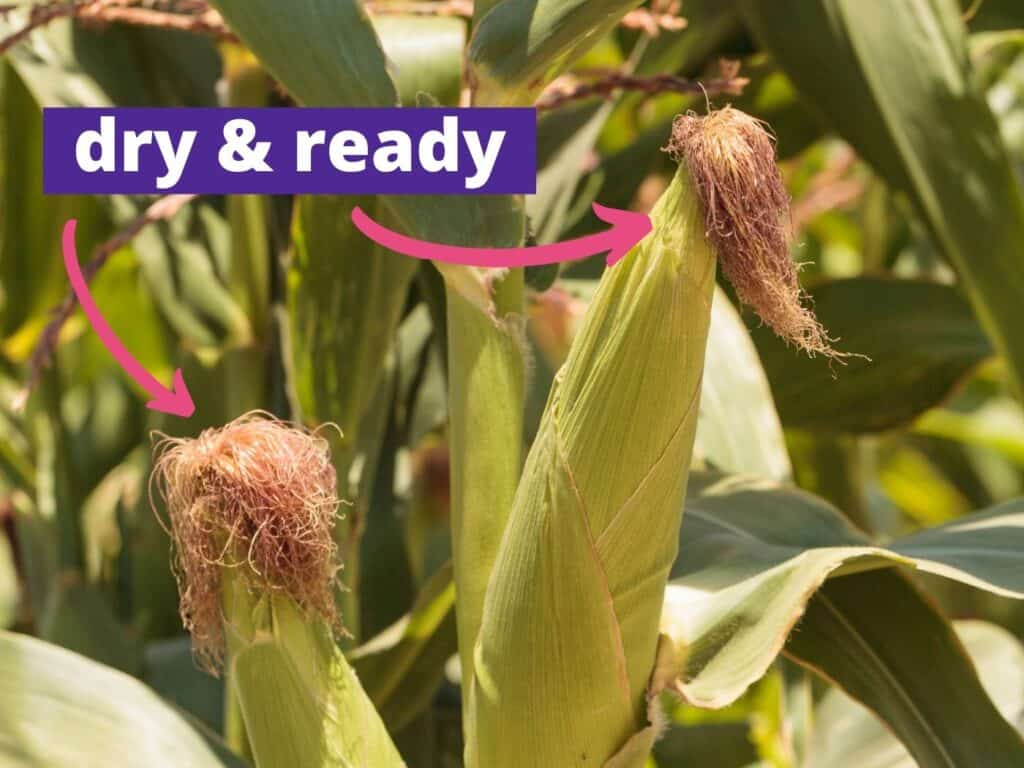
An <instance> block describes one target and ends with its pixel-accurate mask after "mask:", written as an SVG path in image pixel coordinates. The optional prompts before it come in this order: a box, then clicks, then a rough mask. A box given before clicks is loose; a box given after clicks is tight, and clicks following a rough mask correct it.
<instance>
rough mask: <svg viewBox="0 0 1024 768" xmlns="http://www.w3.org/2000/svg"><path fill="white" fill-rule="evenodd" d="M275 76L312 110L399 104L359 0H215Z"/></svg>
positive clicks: (218, 8)
mask: <svg viewBox="0 0 1024 768" xmlns="http://www.w3.org/2000/svg"><path fill="white" fill-rule="evenodd" d="M211 4H212V5H213V6H214V7H215V8H217V10H219V11H220V12H221V13H222V14H223V16H224V18H225V20H226V21H227V22H228V24H229V25H230V26H231V29H233V30H234V31H235V32H236V33H237V34H238V36H239V37H240V38H242V40H243V41H244V42H245V44H246V45H247V46H248V47H249V48H250V50H252V52H253V53H255V54H256V56H258V57H259V59H260V61H262V62H263V64H264V65H265V66H266V67H267V69H268V70H269V72H270V73H271V74H272V75H273V76H274V77H275V78H277V79H278V80H279V81H280V82H281V83H282V84H283V85H284V87H285V88H287V89H288V91H289V92H290V93H291V94H292V95H294V96H295V98H296V99H298V100H299V101H300V102H302V103H303V104H305V105H306V106H310V107H391V106H394V105H395V104H397V103H398V95H397V93H396V91H395V86H394V83H392V81H391V78H390V77H389V76H388V72H387V67H386V61H385V58H384V52H383V51H382V50H381V47H380V42H379V41H378V39H377V35H376V34H375V33H374V31H373V27H372V26H371V24H370V20H369V18H368V17H367V15H366V12H365V11H364V10H363V4H362V3H361V2H359V0H293V1H292V2H288V3H281V2H276V1H275V0H258V1H257V2H253V0H214V2H213V3H211Z"/></svg>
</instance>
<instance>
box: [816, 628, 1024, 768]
mask: <svg viewBox="0 0 1024 768" xmlns="http://www.w3.org/2000/svg"><path fill="white" fill-rule="evenodd" d="M954 629H955V630H956V633H957V636H958V637H959V638H960V641H961V642H962V643H963V644H964V647H965V648H966V649H967V652H968V654H969V655H970V657H971V660H972V661H973V662H974V665H975V667H976V668H977V670H978V675H979V677H980V678H981V683H982V685H983V686H984V687H985V691H986V692H987V693H988V694H989V696H990V697H991V698H992V701H993V703H995V705H996V707H997V708H998V709H999V711H1000V713H1001V714H1002V715H1003V717H1005V718H1006V719H1007V720H1008V721H1009V722H1011V723H1016V724H1017V725H1018V728H1020V727H1024V647H1022V646H1021V644H1020V642H1019V641H1018V640H1017V639H1016V638H1015V637H1014V636H1013V635H1012V634H1010V633H1009V632H1007V631H1006V630H1005V629H1002V628H1001V627H997V626H995V625H994V624H987V623H985V622H983V621H958V622H956V623H955V625H954ZM811 738H812V741H811V749H810V753H809V761H808V764H807V768H830V767H832V766H839V765H855V766H857V768H917V763H916V762H914V759H913V758H912V757H911V756H910V755H909V754H908V753H907V750H906V747H904V746H903V745H902V744H901V743H900V742H899V741H897V739H896V738H895V737H894V736H893V734H892V731H890V730H888V729H887V728H885V727H884V725H883V724H882V722H881V721H879V720H878V718H877V717H875V716H873V715H872V714H871V712H870V710H868V709H866V708H864V707H862V706H860V705H859V704H858V703H857V702H856V701H854V700H853V699H851V698H850V697H849V696H847V695H846V694H844V693H843V692H842V691H840V690H837V689H833V690H831V691H829V692H828V693H827V694H826V695H825V697H824V699H823V700H822V702H821V704H820V705H819V706H818V708H817V711H816V716H815V724H814V729H813V733H812V737H811Z"/></svg>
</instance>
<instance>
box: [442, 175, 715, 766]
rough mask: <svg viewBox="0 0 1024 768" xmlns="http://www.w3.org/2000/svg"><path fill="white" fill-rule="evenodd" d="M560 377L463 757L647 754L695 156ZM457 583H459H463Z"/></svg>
mask: <svg viewBox="0 0 1024 768" xmlns="http://www.w3.org/2000/svg"><path fill="white" fill-rule="evenodd" d="M651 218H652V223H653V225H654V230H653V233H652V235H650V236H649V237H648V238H647V239H646V240H644V241H643V242H642V243H640V244H639V245H638V246H637V247H635V248H634V249H633V250H632V251H631V252H630V254H629V255H627V256H626V257H625V258H624V259H623V261H622V262H621V263H619V264H618V265H617V266H615V267H614V268H612V269H610V270H608V271H607V272H606V273H605V276H604V278H603V279H602V282H601V285H600V288H599V290H598V293H597V296H596V297H595V299H594V302H593V303H592V305H591V307H590V310H589V313H588V315H587V317H586V320H585V321H584V325H583V328H582V329H581V331H580V333H579V335H578V336H577V338H576V340H575V342H574V344H573V347H572V350H571V352H570V356H569V359H568V361H567V363H566V365H565V367H564V368H563V369H562V370H561V371H560V372H559V374H558V376H557V377H556V380H555V384H554V386H553V388H552V392H551V395H550V397H549V400H548V405H547V408H546V411H545V414H544V418H543V420H542V423H541V427H540V431H539V434H538V436H537V439H536V441H535V443H534V445H533V448H532V450H531V452H530V455H529V458H528V459H527V463H526V468H525V471H524V474H523V477H522V480H521V482H520V485H519V488H518V491H517V494H516V497H515V502H514V505H513V508H512V513H511V517H510V520H509V523H508V526H507V528H506V531H505V536H504V538H503V540H502V543H501V548H500V550H499V552H498V557H497V561H496V563H495V566H494V570H493V572H492V574H491V579H490V583H489V587H488V589H487V593H486V598H485V601H484V608H483V617H482V626H481V630H480V633H479V638H478V640H477V643H476V647H475V649H474V665H475V676H474V678H473V680H472V682H471V686H470V687H468V688H467V695H468V696H469V697H470V701H469V707H468V717H469V722H468V724H467V733H468V744H469V746H468V747H467V754H466V758H467V765H469V766H471V768H484V767H486V768H502V767H503V766H509V767H511V766H519V765H521V764H522V762H521V756H522V755H524V754H528V755H530V760H531V763H532V764H534V765H545V766H548V765H550V766H560V768H561V767H563V766H576V765H579V766H594V765H605V764H606V763H609V762H610V761H611V760H612V759H613V757H614V756H616V754H617V753H620V752H622V754H621V755H620V756H619V757H618V758H616V759H617V762H615V763H614V765H617V766H620V765H621V766H632V765H641V764H642V762H643V758H644V755H646V753H647V751H648V749H649V746H650V743H651V741H653V736H654V730H653V729H651V728H648V724H649V720H648V712H647V710H648V707H647V689H648V682H649V679H650V677H651V674H652V670H653V669H654V667H655V656H656V651H657V645H658V623H659V617H660V613H661V607H662V600H663V596H664V589H665V584H666V581H667V577H668V573H669V569H670V567H671V565H672V562H673V560H674V558H675V555H676V549H677V537H678V531H679V526H680V522H681V518H682V516H681V509H682V502H683V497H684V495H685V491H686V481H687V467H688V466H689V463H690V458H691V452H692V448H693V441H694V432H695V428H696V421H697V404H698V401H699V395H700V385H701V375H702V371H703V365H704V352H705V346H706V343H707V336H708V326H709V322H710V308H711V298H712V293H713V289H714V285H715V267H716V259H715V254H714V252H713V250H712V248H711V246H710V245H709V244H708V242H707V240H706V239H705V221H704V216H703V214H702V211H701V206H700V203H699V201H698V197H697V195H696V194H695V193H694V190H693V185H692V183H691V181H690V176H689V173H688V171H687V169H686V166H685V164H684V165H683V166H681V167H680V170H679V172H678V173H677V175H676V178H675V180H674V181H673V183H672V184H671V185H670V187H669V188H668V190H667V191H666V192H665V194H664V195H663V196H662V198H661V200H660V201H659V203H658V205H657V206H656V208H655V210H654V211H653V213H652V215H651ZM460 599H461V595H460Z"/></svg>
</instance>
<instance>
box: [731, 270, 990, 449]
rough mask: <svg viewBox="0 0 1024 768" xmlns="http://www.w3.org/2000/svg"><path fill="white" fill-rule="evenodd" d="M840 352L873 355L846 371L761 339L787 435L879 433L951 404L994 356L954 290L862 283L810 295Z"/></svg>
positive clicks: (757, 336) (822, 287) (761, 334)
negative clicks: (795, 430) (954, 393)
mask: <svg viewBox="0 0 1024 768" xmlns="http://www.w3.org/2000/svg"><path fill="white" fill-rule="evenodd" d="M810 294H811V298H812V299H813V301H814V311H815V312H816V313H817V315H818V317H819V319H820V320H821V322H822V324H823V325H824V326H825V327H826V328H828V330H829V333H831V334H832V335H834V336H835V337H837V338H838V339H839V341H838V342H837V344H838V346H839V348H840V349H842V350H844V351H847V352H853V353H857V354H858V355H865V356H866V357H867V358H868V359H864V358H862V357H851V358H847V359H845V360H844V361H843V363H844V365H842V366H839V365H836V364H835V363H834V362H830V361H828V360H826V359H824V358H822V357H817V358H810V357H808V356H807V355H803V354H800V353H798V352H797V351H796V350H795V349H792V348H790V347H787V346H786V345H785V344H784V343H783V342H782V341H781V340H779V339H778V338H777V337H775V335H774V334H772V333H771V332H770V331H769V330H768V329H767V328H764V327H762V328H754V329H752V331H751V335H752V336H753V338H754V342H755V343H756V345H757V349H758V352H759V353H760V355H761V359H762V360H763V361H764V367H765V370H766V371H767V373H768V380H769V381H770V382H771V386H772V392H773V394H774V396H775V402H776V405H777V406H778V409H779V415H780V416H781V417H782V421H783V422H784V423H785V424H786V425H787V426H793V427H805V428H809V429H816V430H820V431H825V432H836V431H839V432H854V433H862V432H877V431H881V430H885V429H891V428H893V427H899V426H904V425H906V424H908V423H910V422H911V421H913V420H914V419H915V418H917V417H918V416H920V415H921V414H922V413H924V412H925V411H927V410H929V409H930V408H933V407H934V406H936V405H938V404H939V403H941V402H942V401H943V400H944V399H945V398H946V397H948V395H949V394H950V392H951V390H952V389H953V388H954V387H955V386H956V385H957V384H958V383H960V381H961V380H962V379H963V378H964V377H965V376H966V375H967V374H968V373H969V372H970V371H971V370H973V369H974V368H975V367H976V366H977V365H979V364H980V363H981V362H983V361H984V360H985V359H987V358H988V357H990V356H991V354H992V346H991V344H990V343H989V341H988V339H987V337H986V336H985V333H984V331H983V330H982V329H981V327H980V326H979V325H978V322H977V321H976V320H975V319H974V315H973V313H972V312H971V308H970V306H969V305H968V303H967V302H966V301H965V300H964V299H963V298H962V297H961V295H960V293H959V292H958V291H957V290H956V289H955V288H953V287H952V286H947V285H940V284H938V283H929V282H924V281H917V280H893V279H886V278H875V277H857V278H851V279H846V280H835V281H830V282H826V283H822V284H819V285H817V286H814V287H812V288H811V290H810Z"/></svg>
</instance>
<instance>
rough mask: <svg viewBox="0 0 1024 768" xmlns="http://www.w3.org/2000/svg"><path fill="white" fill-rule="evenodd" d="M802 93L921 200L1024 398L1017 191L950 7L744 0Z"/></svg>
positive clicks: (1023, 210) (910, 0)
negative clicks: (977, 86)
mask: <svg viewBox="0 0 1024 768" xmlns="http://www.w3.org/2000/svg"><path fill="white" fill-rule="evenodd" d="M740 5H741V7H742V9H743V11H744V13H745V16H746V18H747V20H748V21H749V22H750V24H751V26H752V28H753V29H754V31H755V32H756V33H757V35H758V37H760V38H761V40H763V42H764V43H765V45H767V47H768V48H770V49H771V51H772V52H773V53H774V54H775V56H776V58H777V59H778V62H779V64H780V65H781V66H782V67H783V69H784V70H785V71H786V72H787V74H788V75H789V76H790V78H791V79H792V80H793V83H794V84H795V85H796V87H797V88H798V90H799V91H800V92H801V94H802V95H803V96H804V97H805V98H806V99H807V100H808V101H809V103H810V104H811V106H812V107H814V108H815V109H817V110H818V111H819V112H821V113H823V114H824V115H825V117H827V118H828V120H829V122H830V123H831V124H832V125H833V126H835V128H836V130H838V131H839V133H840V134H841V135H842V136H843V137H844V138H845V139H847V140H848V141H849V142H850V143H851V144H853V146H854V147H855V148H856V149H857V151H858V152H859V153H860V154H861V155H863V156H864V158H865V159H866V160H868V161H869V162H870V163H871V164H872V165H874V166H875V168H876V169H877V170H878V171H879V172H880V173H881V174H882V175H883V176H884V177H885V178H886V179H887V181H888V182H889V183H890V184H891V185H892V186H894V187H895V188H897V189H899V190H901V191H902V192H905V193H906V194H907V195H909V196H910V198H911V199H912V200H913V201H914V203H915V204H916V206H917V208H918V210H919V211H920V213H921V216H922V217H923V219H924V221H925V222H926V223H927V225H928V227H929V229H930V231H931V234H932V236H933V237H934V238H935V242H936V244H937V245H938V246H939V248H940V249H941V250H942V252H943V253H944V254H945V255H946V257H947V258H948V259H949V261H950V262H951V263H952V264H953V265H954V266H955V268H956V270H957V272H958V273H959V275H960V277H961V279H962V280H963V283H964V286H965V288H966V291H967V294H968V296H969V297H970V299H971V303H972V305H973V307H974V311H975V313H976V314H977V316H978V318H979V320H980V322H981V324H982V327H984V328H985V330H986V332H987V333H988V335H989V337H990V338H991V340H992V344H993V346H994V347H995V348H996V349H997V350H998V351H999V352H1000V353H1001V354H1003V355H1004V356H1005V357H1006V360H1007V362H1008V364H1009V366H1010V370H1011V372H1012V374H1013V376H1014V377H1015V379H1016V382H1017V384H1018V387H1019V389H1020V390H1021V391H1024V336H1022V335H1021V334H1020V333H1019V313H1020V297H1021V296H1022V295H1024V256H1022V253H1021V249H1020V243H1021V242H1022V241H1024V195H1022V194H1021V189H1020V186H1019V184H1018V183H1017V181H1016V179H1015V177H1014V173H1013V166H1012V164H1011V161H1010V158H1009V157H1008V155H1007V152H1006V149H1005V147H1004V146H1003V144H1002V140H1001V138H1000V135H999V130H998V128H997V126H996V123H995V120H994V119H993V117H992V114H991V112H990V111H989V108H988V105H987V104H986V102H985V99H984V97H983V96H982V94H981V93H980V92H979V90H978V89H977V88H976V87H975V85H974V83H973V81H972V73H971V70H970V66H969V63H968V59H967V50H966V48H967V46H966V41H965V37H966V36H965V34H964V27H963V24H962V22H961V20H960V9H959V8H958V7H957V4H956V3H955V2H953V0H906V2H900V3H891V2H886V1H885V0H868V1H867V2H865V0H810V1H808V0H783V2H767V0H743V1H742V2H741V3H740Z"/></svg>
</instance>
